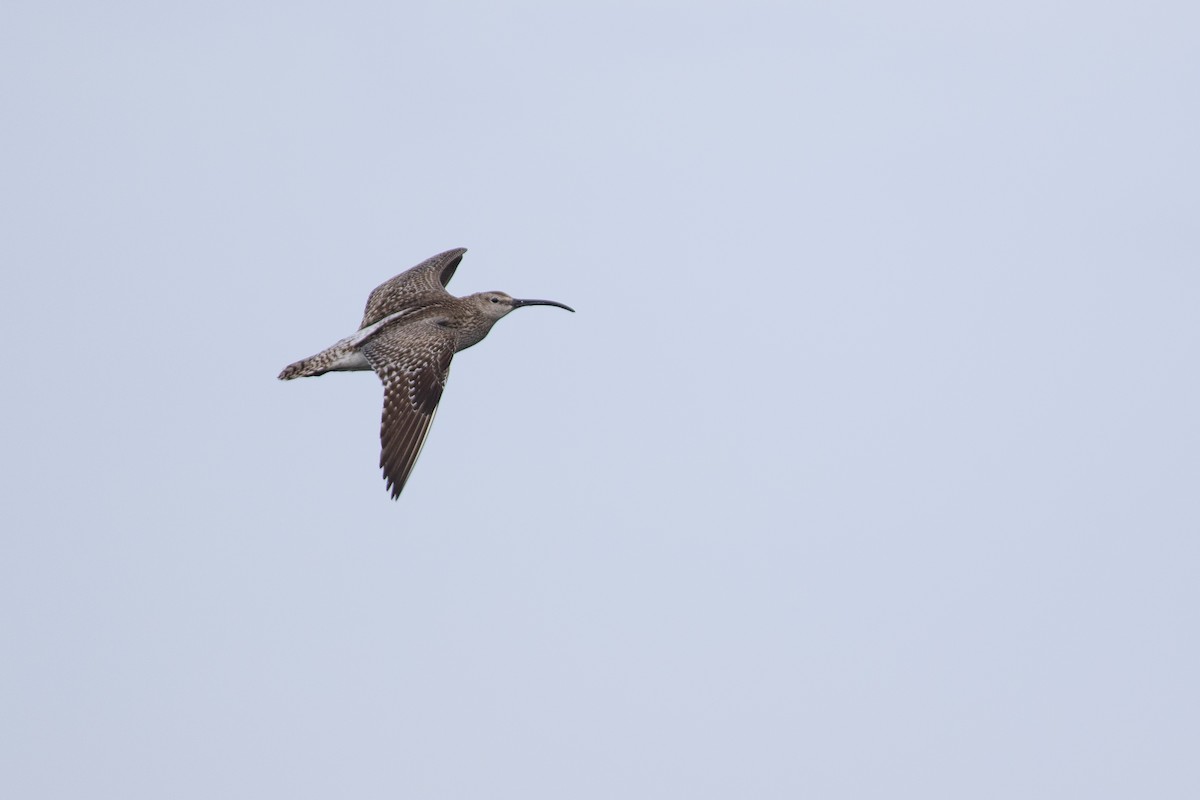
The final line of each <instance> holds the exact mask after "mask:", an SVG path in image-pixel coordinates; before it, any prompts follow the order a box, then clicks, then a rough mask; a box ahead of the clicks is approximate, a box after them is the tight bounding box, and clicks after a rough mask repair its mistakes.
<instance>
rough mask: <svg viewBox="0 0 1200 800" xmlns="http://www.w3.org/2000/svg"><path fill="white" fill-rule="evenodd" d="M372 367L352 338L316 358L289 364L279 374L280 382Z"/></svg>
mask: <svg viewBox="0 0 1200 800" xmlns="http://www.w3.org/2000/svg"><path fill="white" fill-rule="evenodd" d="M370 368H371V365H370V364H368V363H367V359H366V357H365V356H364V355H363V354H362V353H360V352H359V351H358V350H357V349H356V348H355V347H354V346H353V344H352V343H351V341H350V337H348V338H346V339H343V340H342V341H340V342H338V343H337V344H335V345H333V346H332V347H327V348H325V349H324V350H322V351H321V352H319V353H317V354H316V355H315V356H309V357H308V358H305V359H302V360H300V361H297V362H296V363H295V364H288V365H287V366H286V367H284V368H283V372H281V373H279V380H281V381H290V380H291V379H292V378H312V377H315V376H317V375H324V374H325V373H326V372H333V371H334V370H337V371H343V372H352V371H358V370H369V369H370Z"/></svg>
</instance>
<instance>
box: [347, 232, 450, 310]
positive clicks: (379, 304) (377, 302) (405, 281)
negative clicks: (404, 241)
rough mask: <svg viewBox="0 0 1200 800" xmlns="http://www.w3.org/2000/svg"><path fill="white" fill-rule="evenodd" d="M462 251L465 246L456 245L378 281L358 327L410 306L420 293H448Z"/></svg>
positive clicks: (436, 295) (368, 299) (440, 294)
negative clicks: (382, 281)
mask: <svg viewBox="0 0 1200 800" xmlns="http://www.w3.org/2000/svg"><path fill="white" fill-rule="evenodd" d="M465 252H467V249H466V248H465V247H456V248H455V249H453V250H447V251H446V252H444V253H438V254H437V255H436V256H434V257H433V258H427V259H425V260H424V261H422V262H421V263H420V264H417V265H416V266H415V267H413V268H412V269H410V270H406V271H404V272H401V273H400V274H399V275H397V276H396V277H394V278H392V279H391V280H390V281H387V282H386V283H383V284H380V285H379V286H378V287H376V288H375V291H373V292H371V296H370V297H368V298H367V310H366V311H365V312H364V313H363V319H362V324H361V325H359V326H358V327H359V329H360V330H361V329H362V328H365V327H367V326H368V325H370V324H371V323H373V322H378V321H379V320H381V319H383V318H384V317H386V316H387V315H388V314H394V313H395V312H397V311H400V310H401V309H403V308H406V307H408V306H410V305H412V304H413V303H414V301H416V300H418V299H419V298H420V297H421V296H422V295H433V296H435V297H438V296H443V295H446V294H448V293H447V292H446V284H448V283H449V282H450V279H451V278H452V277H454V270H456V269H458V264H459V262H460V261H462V257H463V253H465Z"/></svg>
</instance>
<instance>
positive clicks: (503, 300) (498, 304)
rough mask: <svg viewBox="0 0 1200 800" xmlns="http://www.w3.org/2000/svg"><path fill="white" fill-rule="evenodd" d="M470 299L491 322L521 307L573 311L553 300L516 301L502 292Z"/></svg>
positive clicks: (475, 295) (481, 294)
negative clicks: (549, 307) (543, 307)
mask: <svg viewBox="0 0 1200 800" xmlns="http://www.w3.org/2000/svg"><path fill="white" fill-rule="evenodd" d="M470 299H471V301H472V302H473V303H474V304H475V306H476V307H477V308H478V309H479V310H480V311H481V312H482V313H483V315H484V316H485V317H488V318H489V319H493V320H496V319H500V318H501V317H503V316H504V315H505V314H507V313H508V312H510V311H512V310H513V309H514V308H520V307H521V306H556V307H558V308H565V309H566V310H567V311H574V310H575V309H573V308H571V307H570V306H564V305H563V304H562V303H556V302H554V301H553V300H518V299H517V298H515V297H511V296H509V295H507V294H505V293H504V292H480V293H479V294H473V295H471V298H470Z"/></svg>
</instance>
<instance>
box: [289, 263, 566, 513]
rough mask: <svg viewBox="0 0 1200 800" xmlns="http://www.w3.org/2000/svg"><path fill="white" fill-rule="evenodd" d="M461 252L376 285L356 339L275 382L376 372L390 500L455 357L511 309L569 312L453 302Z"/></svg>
mask: <svg viewBox="0 0 1200 800" xmlns="http://www.w3.org/2000/svg"><path fill="white" fill-rule="evenodd" d="M466 252H467V251H466V249H465V248H461V247H460V248H456V249H454V250H447V251H446V252H444V253H439V254H438V255H436V256H434V257H433V258H429V259H426V260H425V261H422V262H421V263H420V264H417V265H416V266H415V267H413V268H412V269H410V270H408V271H407V272H402V273H400V274H399V275H397V276H396V277H394V278H392V279H391V280H390V281H387V282H386V283H383V284H381V285H380V286H379V287H377V288H376V289H375V291H373V292H371V296H370V297H368V298H367V309H366V312H365V313H364V314H363V319H362V324H361V325H359V328H358V330H357V331H356V332H355V333H353V334H351V335H350V336H347V337H346V338H345V339H342V340H341V341H340V342H338V343H337V344H334V345H332V346H331V347H327V348H325V349H324V350H322V351H321V352H319V353H317V354H316V355H315V356H312V357H311V358H306V359H304V360H303V361H297V362H296V363H295V364H291V365H289V366H288V367H286V368H284V370H283V372H281V373H279V379H280V380H283V381H290V380H291V379H293V378H307V377H313V376H316V375H324V374H325V373H326V372H339V371H341V372H349V371H355V370H374V371H375V374H377V375H378V376H379V378H380V380H382V381H383V423H382V425H381V426H380V430H379V439H380V442H381V444H382V452H381V453H380V456H379V466H380V467H381V468H382V469H383V477H384V479H385V480H386V481H387V487H388V489H389V490H391V493H392V499H393V500H394V499H396V498H398V497H399V496H400V492H401V491H402V490H403V489H404V484H405V483H407V482H408V476H409V475H410V474H411V473H412V468H413V465H414V464H416V462H417V456H418V455H420V453H421V446H422V445H423V444H424V443H425V437H426V436H427V435H428V434H429V425H430V423H431V422H433V415H434V412H435V411H437V405H438V401H439V400H441V399H442V390H443V389H444V388H445V386H446V377H447V376H448V375H449V373H450V359H451V358H453V357H454V354H455V353H457V352H459V351H460V350H466V349H467V348H468V347H470V346H472V345H475V344H479V342H481V341H482V340H483V338H484V337H485V336H487V335H488V332H489V331H490V330H491V329H492V326H493V325H495V324H496V322H497V321H498V320H499V319H500V318H501V317H503V316H505V315H506V314H508V313H509V312H510V311H512V310H513V309H514V308H521V307H523V306H557V307H558V308H565V309H566V310H567V311H572V312H573V311H574V310H575V309H573V308H571V307H570V306H565V305H563V304H562V303H556V302H554V301H553V300H518V299H516V298H513V297H510V296H509V295H507V294H505V293H504V292H479V293H478V294H471V295H467V296H466V297H455V296H454V295H452V294H450V293H449V292H447V291H446V284H448V283H450V279H451V278H452V277H454V271H455V270H456V269H458V265H459V263H460V262H461V261H462V257H463V254H464V253H466Z"/></svg>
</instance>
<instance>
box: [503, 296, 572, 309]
mask: <svg viewBox="0 0 1200 800" xmlns="http://www.w3.org/2000/svg"><path fill="white" fill-rule="evenodd" d="M521 306H554V307H556V308H565V309H566V310H567V311H570V312H571V313H575V309H573V308H571V307H570V306H564V305H563V304H562V303H556V302H554V301H553V300H518V299H516V298H515V297H514V298H513V301H512V307H513V308H520V307H521Z"/></svg>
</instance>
